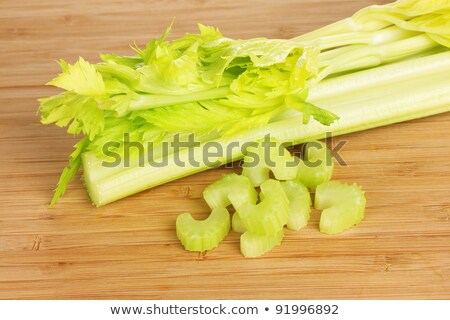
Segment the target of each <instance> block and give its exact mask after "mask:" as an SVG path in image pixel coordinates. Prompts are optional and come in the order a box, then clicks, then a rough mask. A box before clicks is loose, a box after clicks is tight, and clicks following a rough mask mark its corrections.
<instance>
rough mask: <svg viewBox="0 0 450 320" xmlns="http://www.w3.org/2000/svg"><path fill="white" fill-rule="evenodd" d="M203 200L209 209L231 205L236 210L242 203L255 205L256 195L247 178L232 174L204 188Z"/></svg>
mask: <svg viewBox="0 0 450 320" xmlns="http://www.w3.org/2000/svg"><path fill="white" fill-rule="evenodd" d="M203 198H204V199H205V201H206V203H207V204H208V206H209V207H210V208H211V209H215V208H226V207H228V206H229V205H230V204H232V205H233V207H234V208H235V209H236V210H237V209H238V208H239V207H240V206H241V205H242V204H243V203H253V204H255V203H256V201H257V200H258V193H257V192H256V190H255V188H254V187H253V186H252V184H251V182H250V180H249V179H248V178H247V177H245V176H241V175H237V174H235V173H232V174H226V175H224V176H223V177H222V179H220V180H218V181H216V182H214V183H213V184H211V185H209V186H208V187H206V188H205V190H204V191H203Z"/></svg>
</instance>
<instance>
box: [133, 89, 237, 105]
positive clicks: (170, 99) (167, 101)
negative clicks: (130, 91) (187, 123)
mask: <svg viewBox="0 0 450 320" xmlns="http://www.w3.org/2000/svg"><path fill="white" fill-rule="evenodd" d="M229 94H231V90H230V88H229V87H228V86H226V87H219V88H215V89H209V90H206V91H199V92H193V93H190V94H185V95H162V94H158V95H156V94H139V95H138V96H137V99H133V100H132V101H131V103H130V110H145V109H149V108H156V107H164V106H171V105H174V104H183V103H188V102H193V101H202V100H212V99H219V98H225V97H226V96H227V95H229Z"/></svg>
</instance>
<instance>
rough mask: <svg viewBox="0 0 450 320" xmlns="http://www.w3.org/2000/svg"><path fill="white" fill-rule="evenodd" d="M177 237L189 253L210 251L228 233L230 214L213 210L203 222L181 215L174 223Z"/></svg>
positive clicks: (217, 209) (224, 210)
mask: <svg viewBox="0 0 450 320" xmlns="http://www.w3.org/2000/svg"><path fill="white" fill-rule="evenodd" d="M176 229H177V236H178V239H180V241H181V243H182V244H183V246H184V248H185V249H186V250H189V251H205V250H211V249H213V248H215V247H217V246H218V245H219V242H220V241H222V240H223V239H224V238H225V236H226V235H227V234H228V232H229V231H230V214H229V212H228V210H227V209H225V208H216V209H214V210H213V211H212V212H211V214H210V215H209V217H208V218H207V219H205V220H195V219H194V218H192V216H191V214H189V213H183V214H181V215H179V216H178V218H177V222H176Z"/></svg>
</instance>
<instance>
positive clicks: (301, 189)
mask: <svg viewBox="0 0 450 320" xmlns="http://www.w3.org/2000/svg"><path fill="white" fill-rule="evenodd" d="M281 186H282V187H283V190H284V192H285V193H286V196H287V197H288V199H289V218H288V222H287V224H286V226H287V228H288V229H289V230H295V231H297V230H300V229H302V228H304V227H306V225H307V224H308V220H309V217H310V213H311V205H312V201H311V196H310V194H309V191H308V189H307V188H306V187H305V186H304V185H303V184H302V183H301V182H299V181H297V180H289V181H284V182H282V183H281Z"/></svg>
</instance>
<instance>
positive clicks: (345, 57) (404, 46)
mask: <svg viewBox="0 0 450 320" xmlns="http://www.w3.org/2000/svg"><path fill="white" fill-rule="evenodd" d="M438 46H439V44H437V43H436V42H435V41H433V40H431V39H430V37H429V36H427V35H426V34H422V35H419V36H415V37H412V38H408V39H403V40H398V41H395V42H393V43H387V44H381V45H369V46H364V47H362V48H358V49H355V50H353V51H348V52H346V53H345V54H341V55H339V56H337V57H335V58H333V59H332V60H330V61H329V62H328V63H327V62H326V61H324V62H323V64H325V65H327V66H326V67H325V68H324V69H323V70H322V71H321V72H320V73H319V75H318V76H317V81H321V80H323V79H325V78H326V77H328V76H329V75H331V74H333V73H339V72H345V71H350V70H355V69H366V68H370V67H376V66H379V65H380V64H383V63H388V62H392V61H395V60H400V59H404V58H407V57H409V56H412V55H416V54H418V53H420V52H424V51H427V50H430V49H433V48H435V47H438Z"/></svg>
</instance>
